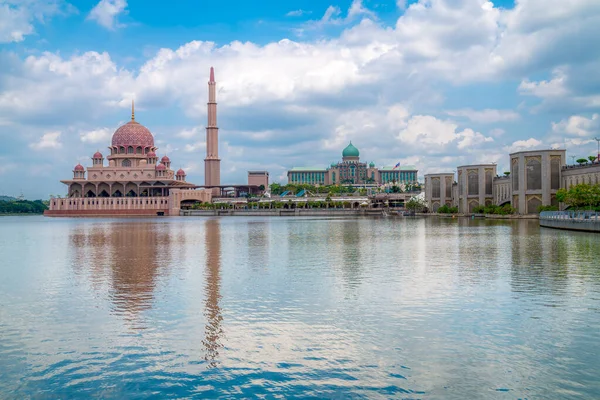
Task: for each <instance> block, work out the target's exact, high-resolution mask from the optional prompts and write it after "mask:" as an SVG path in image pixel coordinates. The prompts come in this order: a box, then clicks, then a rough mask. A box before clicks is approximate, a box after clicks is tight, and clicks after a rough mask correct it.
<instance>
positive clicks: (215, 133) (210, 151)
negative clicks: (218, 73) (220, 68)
mask: <svg viewBox="0 0 600 400" xmlns="http://www.w3.org/2000/svg"><path fill="white" fill-rule="evenodd" d="M216 89H217V83H216V82H215V70H214V69H213V67H210V80H209V81H208V125H207V126H206V158H205V159H204V186H208V187H210V186H219V185H220V184H221V160H220V159H219V128H218V127H217V93H216ZM219 193H220V189H219V188H215V189H213V195H218V194H219Z"/></svg>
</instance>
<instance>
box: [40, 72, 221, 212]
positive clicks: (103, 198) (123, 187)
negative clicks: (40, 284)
mask: <svg viewBox="0 0 600 400" xmlns="http://www.w3.org/2000/svg"><path fill="white" fill-rule="evenodd" d="M214 86H215V82H214V71H213V69H212V68H211V73H210V81H209V106H208V108H209V124H208V127H207V159H206V160H205V165H206V166H207V167H206V170H207V172H208V173H209V174H210V176H209V177H208V178H207V180H208V182H210V184H211V185H214V184H216V185H218V184H219V183H220V172H219V168H220V167H219V165H220V164H219V163H220V160H219V159H218V152H217V145H216V143H215V141H216V140H218V133H217V132H218V128H217V127H216V102H215V89H214ZM108 150H109V154H108V155H107V156H106V161H107V162H105V159H104V156H103V155H102V153H100V152H99V151H97V152H96V153H95V154H94V155H93V156H92V157H91V161H92V165H91V166H89V167H87V168H86V167H84V166H83V165H81V164H77V165H76V166H75V167H74V168H73V178H72V179H67V180H62V181H61V182H62V183H64V184H65V185H66V186H67V196H66V198H53V199H51V200H50V206H49V210H48V211H46V213H45V215H48V216H92V215H93V216H101V215H179V210H180V208H181V205H182V203H185V202H210V201H211V200H212V189H196V186H195V185H194V184H192V183H189V182H187V181H186V173H185V171H184V170H183V169H179V170H178V171H177V172H175V171H174V170H173V169H172V168H171V160H170V159H169V157H168V156H166V155H165V156H163V157H162V158H161V159H160V160H159V158H158V156H157V154H156V151H157V150H158V148H157V147H156V146H155V145H154V136H153V135H152V133H151V132H150V130H149V129H148V128H146V127H145V126H143V125H141V124H140V123H139V122H137V121H136V120H135V110H134V106H133V102H132V106H131V121H129V122H127V123H126V124H125V125H122V126H120V127H119V128H118V129H117V130H116V131H115V132H114V134H113V136H112V140H111V144H110V146H109V147H108Z"/></svg>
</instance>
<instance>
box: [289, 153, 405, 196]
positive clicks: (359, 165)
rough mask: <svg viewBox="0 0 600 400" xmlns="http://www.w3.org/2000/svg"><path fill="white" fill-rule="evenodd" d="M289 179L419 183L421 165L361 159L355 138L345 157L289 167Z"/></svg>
mask: <svg viewBox="0 0 600 400" xmlns="http://www.w3.org/2000/svg"><path fill="white" fill-rule="evenodd" d="M287 175H288V183H290V184H308V185H326V186H327V185H337V184H341V185H379V184H385V183H398V184H414V183H417V169H416V168H415V167H414V166H412V165H400V164H399V163H398V164H397V165H396V166H393V167H380V168H377V167H376V166H375V163H374V162H372V161H371V162H370V163H369V164H367V163H364V162H361V161H360V151H359V150H358V148H356V147H355V146H354V145H353V144H352V142H350V143H349V144H348V146H346V148H344V150H343V151H342V161H341V162H334V163H331V165H330V166H329V168H321V167H294V168H292V169H291V170H289V171H288V174H287Z"/></svg>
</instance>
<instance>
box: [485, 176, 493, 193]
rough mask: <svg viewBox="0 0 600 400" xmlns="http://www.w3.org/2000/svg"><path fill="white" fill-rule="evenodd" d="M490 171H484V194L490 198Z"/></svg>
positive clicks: (491, 181) (491, 180) (491, 179)
mask: <svg viewBox="0 0 600 400" xmlns="http://www.w3.org/2000/svg"><path fill="white" fill-rule="evenodd" d="M492 183H493V178H492V171H485V194H486V195H489V196H491V195H492Z"/></svg>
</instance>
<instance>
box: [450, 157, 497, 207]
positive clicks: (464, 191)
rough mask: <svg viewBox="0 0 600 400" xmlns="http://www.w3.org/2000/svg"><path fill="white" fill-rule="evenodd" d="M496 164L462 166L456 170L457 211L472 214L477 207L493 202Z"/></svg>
mask: <svg viewBox="0 0 600 400" xmlns="http://www.w3.org/2000/svg"><path fill="white" fill-rule="evenodd" d="M495 176H496V164H477V165H463V166H461V167H458V168H457V181H458V210H459V212H461V213H472V212H473V209H474V208H475V207H477V206H487V205H491V204H493V202H494V193H493V182H494V177H495Z"/></svg>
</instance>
